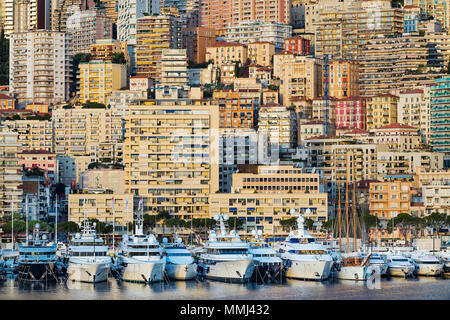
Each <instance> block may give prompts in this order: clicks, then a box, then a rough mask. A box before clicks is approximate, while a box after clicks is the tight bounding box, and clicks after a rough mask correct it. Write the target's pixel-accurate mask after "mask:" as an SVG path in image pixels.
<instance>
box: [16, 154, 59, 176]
mask: <svg viewBox="0 0 450 320" xmlns="http://www.w3.org/2000/svg"><path fill="white" fill-rule="evenodd" d="M18 157H19V165H20V166H22V167H23V168H25V169H33V168H39V169H41V170H43V171H44V176H45V177H46V178H47V179H48V181H50V182H51V183H57V182H58V181H59V176H58V171H59V170H58V161H57V160H56V153H54V152H50V151H47V150H43V149H36V150H26V149H23V151H22V152H21V153H19V154H18Z"/></svg>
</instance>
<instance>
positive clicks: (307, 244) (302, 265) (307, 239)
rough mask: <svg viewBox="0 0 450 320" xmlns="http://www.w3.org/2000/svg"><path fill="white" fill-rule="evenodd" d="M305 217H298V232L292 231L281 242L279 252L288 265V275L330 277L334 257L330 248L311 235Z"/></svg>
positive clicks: (299, 277)
mask: <svg viewBox="0 0 450 320" xmlns="http://www.w3.org/2000/svg"><path fill="white" fill-rule="evenodd" d="M304 222H305V218H304V217H303V216H299V217H298V218H297V233H294V232H291V233H290V234H289V236H288V237H287V238H286V240H285V241H283V242H281V243H280V244H279V247H278V252H279V253H280V256H281V258H282V259H283V261H284V262H285V265H286V267H287V270H286V277H287V278H294V279H307V280H325V279H328V278H329V277H330V273H331V267H332V266H333V258H332V257H331V255H330V254H329V252H328V250H327V249H326V248H325V247H324V246H323V245H322V244H320V243H318V242H316V239H315V238H314V237H313V236H311V235H309V234H308V232H307V231H306V230H305V228H304Z"/></svg>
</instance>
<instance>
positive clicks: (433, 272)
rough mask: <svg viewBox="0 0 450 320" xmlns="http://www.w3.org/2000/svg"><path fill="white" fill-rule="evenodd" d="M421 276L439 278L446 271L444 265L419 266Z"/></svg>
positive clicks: (418, 273)
mask: <svg viewBox="0 0 450 320" xmlns="http://www.w3.org/2000/svg"><path fill="white" fill-rule="evenodd" d="M417 266H418V267H419V269H418V270H417V275H419V276H438V275H440V274H441V273H442V272H443V271H444V265H443V264H417Z"/></svg>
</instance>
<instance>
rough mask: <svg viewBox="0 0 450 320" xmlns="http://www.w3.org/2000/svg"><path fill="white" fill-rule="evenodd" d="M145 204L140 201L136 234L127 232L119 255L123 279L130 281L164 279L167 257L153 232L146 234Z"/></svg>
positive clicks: (156, 280)
mask: <svg viewBox="0 0 450 320" xmlns="http://www.w3.org/2000/svg"><path fill="white" fill-rule="evenodd" d="M142 209H143V206H142V204H141V202H140V203H139V209H138V214H137V218H136V220H135V222H136V229H135V234H134V235H132V236H128V235H127V234H125V235H124V236H123V240H122V242H121V243H120V246H119V255H118V257H117V260H118V263H119V265H121V266H122V267H123V273H122V280H124V281H130V282H145V283H152V282H159V281H162V280H163V279H164V270H165V266H166V258H165V256H164V252H163V248H162V247H161V245H160V244H159V242H158V240H156V237H155V236H154V235H153V234H150V235H144V232H143V228H144V215H143V211H142Z"/></svg>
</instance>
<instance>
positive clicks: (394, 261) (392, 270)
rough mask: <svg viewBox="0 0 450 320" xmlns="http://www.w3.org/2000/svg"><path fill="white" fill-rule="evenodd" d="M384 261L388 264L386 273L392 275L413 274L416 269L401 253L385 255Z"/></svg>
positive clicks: (406, 275) (403, 275)
mask: <svg viewBox="0 0 450 320" xmlns="http://www.w3.org/2000/svg"><path fill="white" fill-rule="evenodd" d="M386 263H387V265H388V274H389V275H390V276H393V277H395V276H397V277H409V276H413V275H414V273H415V270H416V267H415V266H414V264H412V263H411V261H410V260H409V259H408V258H406V257H404V256H401V255H396V254H390V255H387V257H386Z"/></svg>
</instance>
